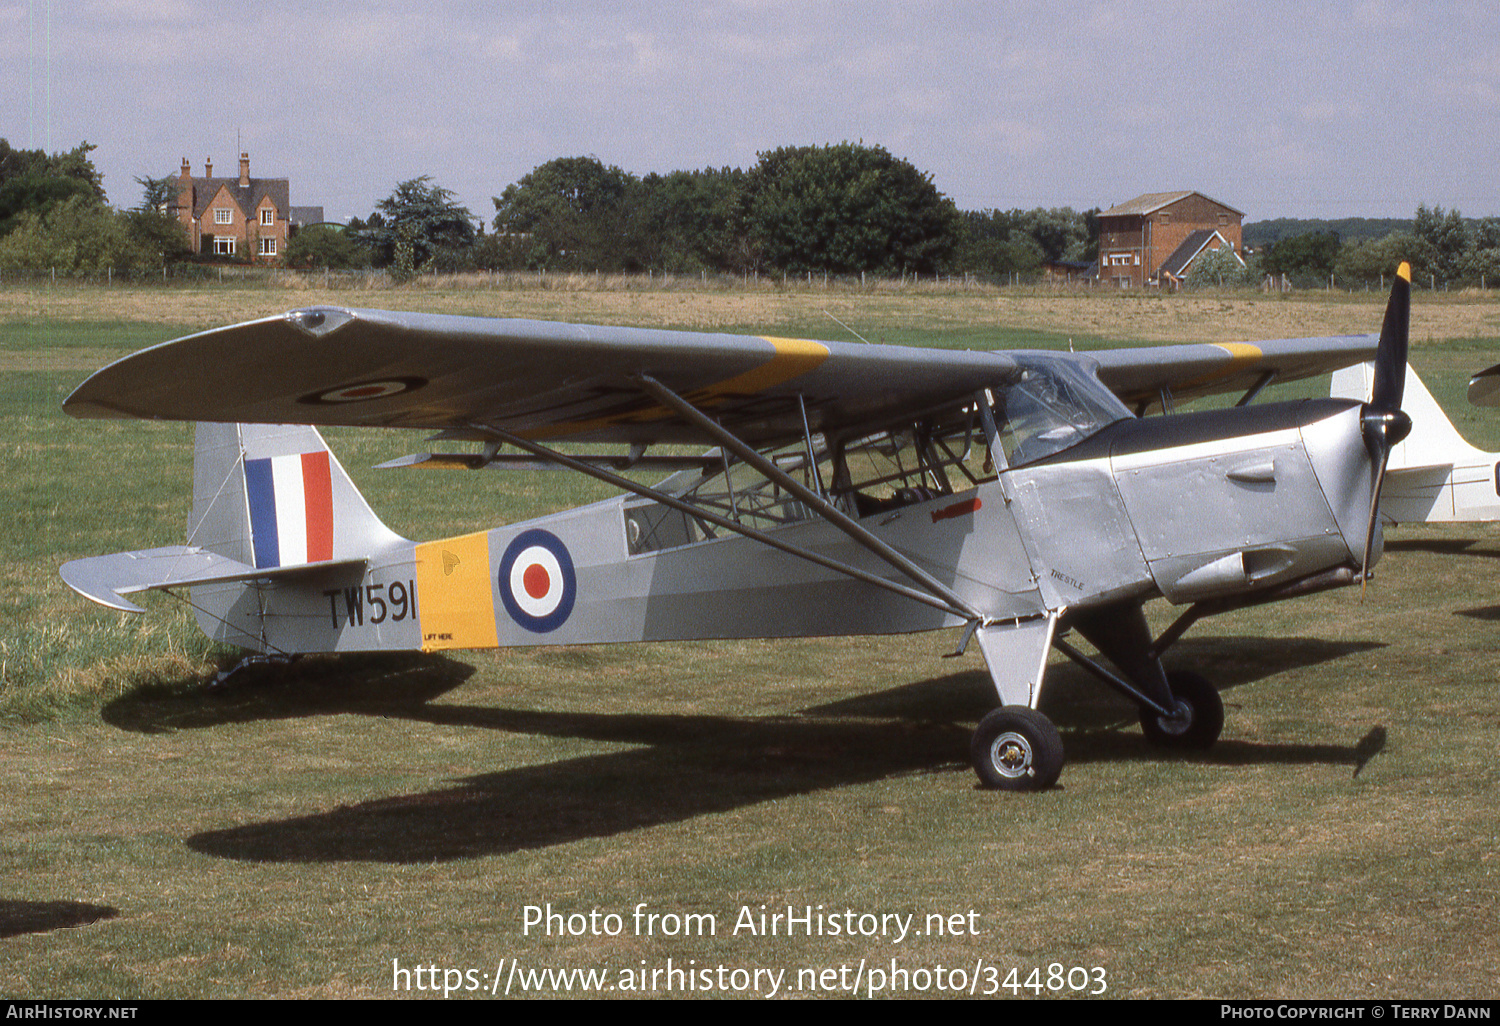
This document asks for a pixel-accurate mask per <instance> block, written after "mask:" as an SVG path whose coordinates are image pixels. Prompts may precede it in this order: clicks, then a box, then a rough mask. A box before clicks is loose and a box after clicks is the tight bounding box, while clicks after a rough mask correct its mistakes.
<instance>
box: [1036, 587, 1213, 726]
mask: <svg viewBox="0 0 1500 1026" xmlns="http://www.w3.org/2000/svg"><path fill="white" fill-rule="evenodd" d="M1069 626H1071V627H1074V628H1076V629H1077V630H1078V633H1079V634H1082V635H1083V636H1084V637H1085V638H1087V639H1088V640H1089V641H1090V642H1091V643H1092V644H1093V645H1094V647H1096V648H1097V649H1098V650H1099V651H1100V652H1101V653H1102V654H1103V655H1104V656H1105V657H1106V658H1108V659H1109V661H1110V662H1112V663H1114V664H1115V666H1117V667H1119V669H1120V671H1121V672H1122V673H1123V674H1124V675H1125V677H1126V678H1127V680H1128V681H1129V684H1126V683H1125V682H1124V681H1119V680H1117V679H1116V680H1113V681H1112V680H1111V679H1110V677H1109V675H1108V674H1107V673H1104V672H1103V670H1102V668H1101V667H1099V666H1097V665H1096V664H1091V663H1090V662H1089V661H1087V660H1085V659H1082V658H1081V657H1080V656H1079V655H1078V654H1077V653H1076V652H1074V651H1072V650H1071V649H1070V648H1069V647H1068V646H1066V645H1063V644H1062V643H1059V646H1058V647H1059V648H1060V649H1062V651H1064V652H1065V653H1067V654H1068V655H1069V656H1070V657H1071V658H1073V659H1074V660H1075V661H1078V662H1079V664H1080V665H1082V666H1084V668H1085V669H1089V670H1091V671H1092V672H1094V673H1095V674H1096V675H1099V676H1100V677H1101V679H1102V680H1105V682H1106V683H1112V684H1113V685H1114V686H1115V687H1116V689H1117V690H1120V691H1121V692H1122V693H1124V694H1125V695H1126V697H1128V698H1130V699H1132V700H1133V701H1134V702H1135V703H1136V705H1137V706H1138V707H1139V709H1140V717H1141V729H1142V731H1143V732H1144V733H1145V735H1146V740H1147V741H1148V742H1150V743H1151V744H1153V745H1156V746H1157V747H1158V748H1176V749H1185V750H1186V749H1198V750H1201V749H1205V748H1208V747H1209V746H1211V745H1212V744H1213V743H1214V742H1215V741H1217V740H1218V739H1219V734H1220V732H1221V731H1222V730H1223V729H1224V702H1223V700H1222V699H1220V698H1219V692H1218V690H1217V689H1216V688H1215V687H1214V686H1213V685H1212V684H1211V683H1209V681H1208V680H1207V679H1206V678H1205V677H1203V676H1201V675H1199V674H1196V673H1192V672H1190V671H1174V672H1172V673H1168V672H1166V671H1165V670H1164V669H1163V668H1162V665H1161V658H1160V653H1159V651H1158V648H1157V643H1156V642H1153V641H1152V640H1151V631H1150V628H1149V626H1148V625H1147V623H1146V615H1145V611H1144V610H1143V609H1142V608H1141V607H1140V606H1137V605H1129V606H1109V607H1105V608H1101V609H1097V610H1090V611H1088V612H1087V613H1084V614H1081V615H1079V616H1077V617H1076V618H1075V619H1074V620H1073V621H1072V623H1070V624H1069ZM1169 633H1170V632H1169Z"/></svg>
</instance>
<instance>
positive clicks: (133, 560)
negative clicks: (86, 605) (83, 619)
mask: <svg viewBox="0 0 1500 1026" xmlns="http://www.w3.org/2000/svg"><path fill="white" fill-rule="evenodd" d="M351 566H353V567H361V568H362V567H364V566H365V560H363V559H338V560H327V561H324V562H321V563H302V564H299V565H295V566H283V567H272V568H262V569H256V568H255V567H253V566H250V565H249V564H248V563H241V562H240V561H239V560H236V559H230V558H229V557H228V556H221V555H218V554H217V553H214V552H209V551H207V550H206V549H200V548H196V547H194V546H189V545H168V546H166V547H164V548H160V549H142V550H139V551H136V552H113V553H110V554H109V555H107V556H92V557H90V558H88V559H76V560H74V561H73V562H71V563H64V564H63V566H62V569H61V570H60V571H59V572H60V573H61V574H62V579H63V583H65V584H66V585H67V586H68V587H70V588H72V589H73V590H74V591H76V592H78V594H80V595H82V596H83V597H84V598H86V599H90V600H92V601H94V602H97V603H99V604H100V605H101V606H108V607H109V608H110V609H119V610H122V611H124V612H127V613H143V612H145V610H144V609H142V608H141V607H140V606H137V605H135V604H134V603H133V602H129V601H127V600H126V599H124V598H122V597H121V596H123V595H130V594H134V593H135V592H138V591H150V590H152V589H159V588H174V587H180V586H187V585H194V584H220V583H223V582H226V581H249V580H268V579H271V578H276V577H290V576H296V575H299V574H307V573H312V572H323V571H327V570H332V569H338V568H342V567H351Z"/></svg>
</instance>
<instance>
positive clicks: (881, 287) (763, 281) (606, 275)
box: [0, 264, 1091, 292]
mask: <svg viewBox="0 0 1500 1026" xmlns="http://www.w3.org/2000/svg"><path fill="white" fill-rule="evenodd" d="M115 285H119V286H133V287H140V286H152V285H156V286H166V287H172V286H216V285H218V286H224V287H226V288H230V287H232V288H247V287H264V288H286V289H309V288H320V289H327V290H330V291H384V290H390V289H400V288H411V289H422V288H429V289H430V288H440V289H454V290H463V289H501V290H503V289H517V290H519V289H555V290H559V291H593V290H614V291H635V290H667V291H670V290H704V289H708V290H724V291H731V290H746V289H749V290H779V289H789V288H797V289H804V290H805V289H827V290H830V291H867V292H894V291H902V290H910V289H924V290H926V289H938V290H944V291H947V290H964V289H985V290H988V289H995V288H1007V287H1010V288H1021V287H1024V288H1055V289H1059V290H1062V289H1083V288H1088V287H1090V286H1091V282H1090V281H1088V280H1086V279H1083V278H1081V277H1076V276H1075V277H1064V276H1052V275H1046V274H1029V275H1028V274H1009V275H987V274H976V273H959V274H900V275H895V276H886V275H876V274H869V273H863V274H843V275H835V274H827V273H824V272H781V271H776V272H750V273H746V274H721V273H716V272H710V271H701V272H697V273H691V272H689V273H663V272H659V271H642V272H631V273H621V272H602V271H592V272H588V271H549V270H536V271H454V272H447V271H441V270H427V271H423V272H420V273H417V274H414V275H411V276H409V277H406V278H398V277H397V276H396V275H393V274H392V273H391V272H390V271H389V270H388V269H384V268H361V269H356V270H333V269H329V268H320V269H313V270H288V269H285V268H275V267H256V266H249V265H238V264H236V265H203V264H169V265H167V266H166V267H163V268H160V269H156V270H142V269H130V270H125V269H116V268H104V269H102V270H98V269H96V270H88V271H71V272H69V271H60V270H54V269H48V270H36V269H8V270H0V287H5V286H56V287H59V288H61V287H68V286H105V287H109V286H115Z"/></svg>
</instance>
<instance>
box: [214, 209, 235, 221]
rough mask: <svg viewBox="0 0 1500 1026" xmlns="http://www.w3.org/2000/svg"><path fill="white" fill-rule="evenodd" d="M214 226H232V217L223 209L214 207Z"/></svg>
mask: <svg viewBox="0 0 1500 1026" xmlns="http://www.w3.org/2000/svg"><path fill="white" fill-rule="evenodd" d="M214 224H234V215H233V214H231V213H230V212H229V211H228V210H227V209H225V208H223V207H215V208H214Z"/></svg>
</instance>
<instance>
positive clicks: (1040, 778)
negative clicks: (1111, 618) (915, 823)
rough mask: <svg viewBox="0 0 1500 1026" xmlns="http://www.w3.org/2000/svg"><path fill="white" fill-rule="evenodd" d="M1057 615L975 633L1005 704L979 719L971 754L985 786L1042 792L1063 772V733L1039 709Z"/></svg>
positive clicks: (984, 628) (995, 625) (1005, 789)
mask: <svg viewBox="0 0 1500 1026" xmlns="http://www.w3.org/2000/svg"><path fill="white" fill-rule="evenodd" d="M1056 627H1057V617H1056V615H1055V614H1054V615H1050V616H1046V617H1038V618H1036V619H1033V620H1021V621H1018V622H1016V623H1008V624H986V625H984V626H982V627H980V628H979V630H978V631H977V632H976V634H975V636H976V637H977V638H978V639H979V647H980V650H981V651H983V652H984V661H985V664H986V665H987V666H988V667H989V670H990V679H991V680H992V681H993V682H994V685H995V692H996V694H998V695H999V696H1000V702H1001V706H1000V708H998V709H994V710H992V711H991V712H990V713H989V714H988V715H987V716H985V718H984V719H982V720H980V721H979V729H978V730H976V731H974V740H973V741H972V743H971V744H970V746H969V754H970V755H971V756H972V757H973V760H974V772H975V773H976V774H978V776H979V782H980V783H981V784H982V785H983V786H985V787H992V788H997V789H999V790H1002V791H1041V790H1044V789H1045V788H1049V787H1051V786H1052V785H1053V784H1055V783H1057V778H1058V775H1059V774H1060V773H1062V767H1063V744H1062V737H1061V735H1059V734H1058V732H1057V728H1056V727H1055V726H1053V725H1052V721H1051V720H1049V719H1047V717H1046V716H1043V715H1042V714H1041V713H1039V712H1037V711H1036V703H1037V699H1038V698H1039V697H1040V696H1041V691H1042V676H1043V674H1044V673H1045V671H1046V668H1047V653H1048V651H1049V650H1050V649H1051V647H1052V634H1053V631H1054V630H1055V629H1056Z"/></svg>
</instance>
